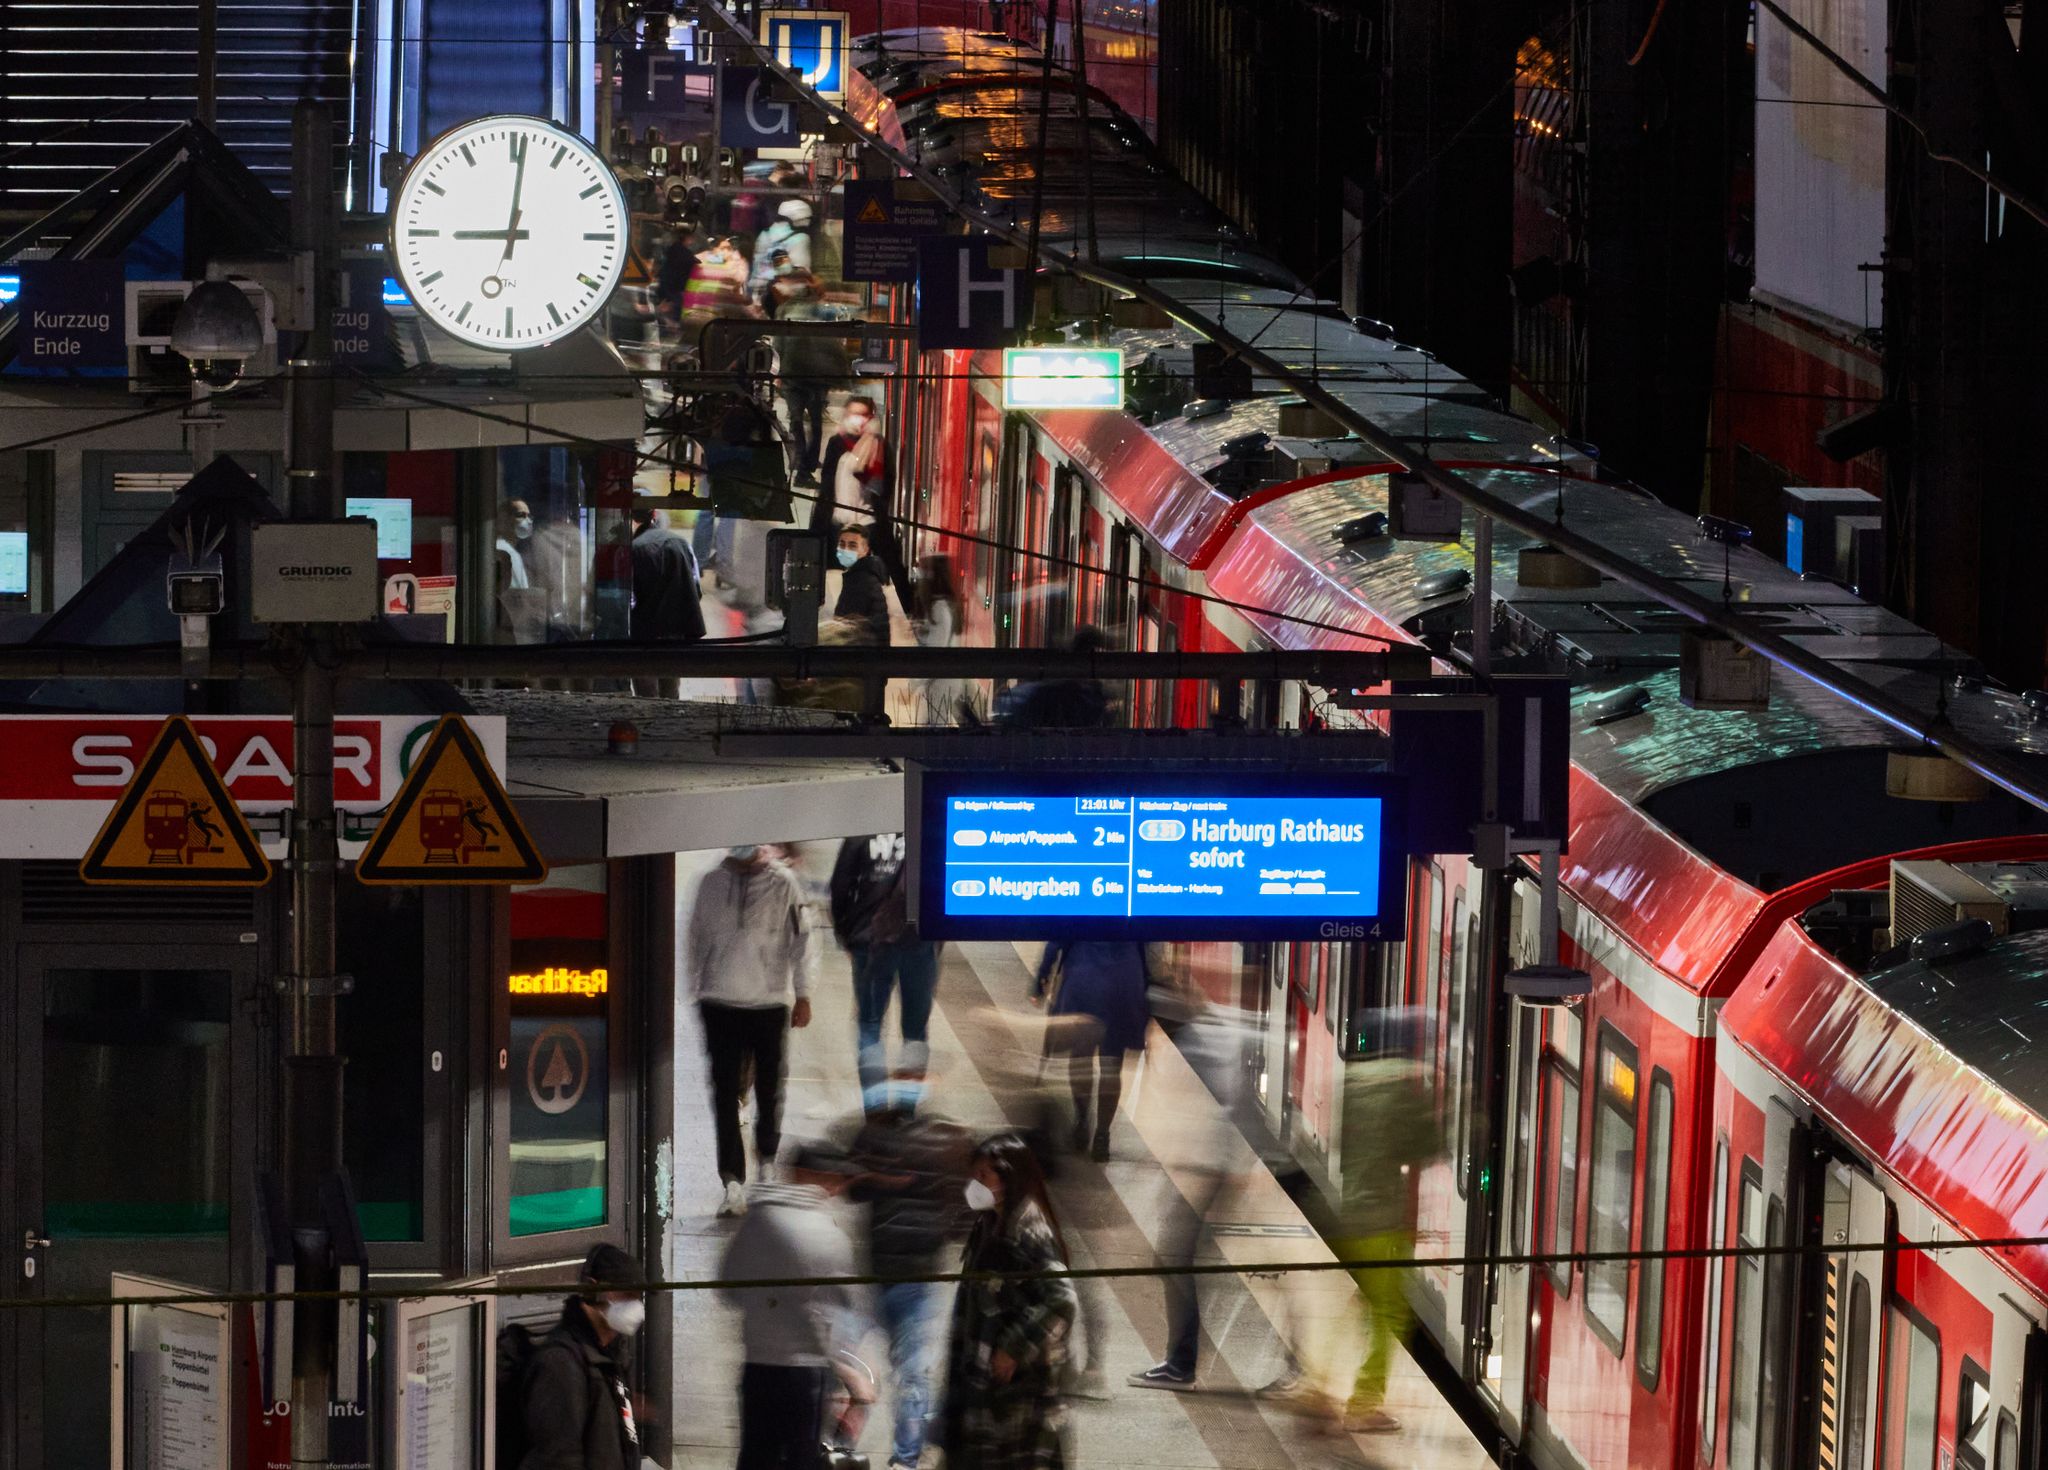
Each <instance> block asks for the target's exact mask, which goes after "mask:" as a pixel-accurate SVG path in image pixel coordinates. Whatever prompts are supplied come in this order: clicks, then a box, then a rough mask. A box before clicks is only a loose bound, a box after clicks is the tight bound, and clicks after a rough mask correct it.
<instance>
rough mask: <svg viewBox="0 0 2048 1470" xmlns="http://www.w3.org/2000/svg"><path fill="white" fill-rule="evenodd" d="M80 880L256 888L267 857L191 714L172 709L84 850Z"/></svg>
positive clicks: (265, 874) (266, 873)
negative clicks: (207, 749)
mask: <svg viewBox="0 0 2048 1470" xmlns="http://www.w3.org/2000/svg"><path fill="white" fill-rule="evenodd" d="M78 876H79V877H80V878H82V879H84V880H85V881H86V882H87V883H147V884H188V883H189V884H203V885H205V886H208V887H213V888H258V887H261V886H262V885H263V884H265V883H268V882H269V881H270V860H269V859H268V858H266V857H264V856H263V849H262V848H261V847H260V846H258V845H257V842H256V837H255V834H254V833H252V832H250V830H249V824H248V823H247V822H245V821H243V820H242V812H241V808H239V807H237V806H236V805H235V801H234V798H233V797H231V796H229V795H228V788H227V786H226V784H225V783H224V782H223V781H222V780H221V778H220V775H219V773H218V772H216V771H215V770H214V769H213V762H212V761H211V760H210V759H209V758H208V757H207V754H206V748H205V747H204V746H202V745H201V744H200V743H199V737H198V735H197V734H195V733H194V732H193V729H192V722H191V721H190V720H187V719H186V718H185V717H184V716H183V715H173V716H171V717H170V718H169V719H167V720H165V721H164V726H163V729H161V730H159V731H158V732H157V737H156V740H155V741H154V742H153V743H152V744H151V745H150V747H149V753H148V754H147V755H145V756H143V758H142V763H141V764H140V765H138V766H137V767H136V768H135V778H134V779H133V780H131V781H130V782H129V783H128V787H127V789H126V790H125V791H123V792H122V793H121V799H120V800H119V801H117V802H115V803H114V809H113V811H111V812H109V813H108V814H107V820H106V823H105V824H104V825H103V826H102V827H101V828H100V832H99V836H97V837H95V838H94V839H93V840H92V846H90V847H88V848H87V849H86V850H85V859H84V861H82V862H80V863H79V865H78Z"/></svg>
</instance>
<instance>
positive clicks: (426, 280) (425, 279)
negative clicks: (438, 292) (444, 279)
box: [420, 271, 442, 286]
mask: <svg viewBox="0 0 2048 1470" xmlns="http://www.w3.org/2000/svg"><path fill="white" fill-rule="evenodd" d="M441 274H442V273H441V272H440V271H435V272H434V273H433V274H432V275H431V276H421V277H420V284H421V285H422V286H431V285H433V284H434V282H436V281H438V280H440V279H441Z"/></svg>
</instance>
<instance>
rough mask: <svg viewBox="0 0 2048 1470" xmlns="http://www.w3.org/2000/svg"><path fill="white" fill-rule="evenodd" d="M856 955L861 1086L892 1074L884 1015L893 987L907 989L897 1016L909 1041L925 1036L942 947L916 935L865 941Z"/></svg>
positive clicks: (857, 947) (854, 950) (855, 997)
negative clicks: (893, 941) (885, 941)
mask: <svg viewBox="0 0 2048 1470" xmlns="http://www.w3.org/2000/svg"><path fill="white" fill-rule="evenodd" d="M848 952H849V953H850V954H851V955H852V956H853V1003H854V1010H855V1016H856V1024H857V1026H858V1028H859V1031H858V1034H859V1038H860V1085H861V1089H862V1090H863V1091H865V1090H866V1089H868V1088H870V1087H873V1086H874V1085H875V1084H876V1083H877V1082H881V1081H885V1080H886V1079H887V1078H888V1076H889V1064H888V1061H887V1058H886V1053H885V1051H884V1049H883V1046H882V1018H883V1017H884V1016H886V1015H887V1014H888V1013H889V992H890V991H891V990H894V989H896V988H898V987H899V986H900V987H901V989H902V999H901V1001H900V1002H899V1004H900V1006H901V1010H900V1011H899V1012H898V1021H899V1022H900V1024H901V1026H902V1029H903V1039H904V1040H905V1041H923V1040H924V1039H925V1029H926V1027H927V1026H929V1025H930V1023H931V1018H932V992H933V991H934V990H935V989H937V987H938V983H939V947H938V946H937V945H936V944H929V943H925V942H922V941H917V940H913V941H911V942H910V943H908V944H861V945H855V946H853V947H852V948H851V949H850V950H849V951H848Z"/></svg>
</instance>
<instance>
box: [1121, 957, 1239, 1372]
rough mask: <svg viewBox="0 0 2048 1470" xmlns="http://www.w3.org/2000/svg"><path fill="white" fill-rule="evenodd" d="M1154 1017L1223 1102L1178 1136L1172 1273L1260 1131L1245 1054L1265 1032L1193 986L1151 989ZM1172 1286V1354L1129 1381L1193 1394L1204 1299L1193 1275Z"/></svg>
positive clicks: (1203, 1230) (1167, 1222) (1187, 1262)
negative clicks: (1234, 1162) (1239, 1156)
mask: <svg viewBox="0 0 2048 1470" xmlns="http://www.w3.org/2000/svg"><path fill="white" fill-rule="evenodd" d="M1150 994H1151V1000H1152V1016H1153V1019H1154V1020H1156V1021H1157V1022H1159V1026H1160V1029H1161V1030H1162V1031H1164V1032H1165V1033H1166V1034H1167V1036H1168V1037H1169V1038H1170V1039H1171V1040H1172V1041H1173V1043H1174V1045H1175V1047H1176V1048H1177V1049H1178V1050H1179V1052H1180V1054H1181V1056H1182V1057H1183V1058H1184V1059H1185V1060H1186V1061H1187V1063H1188V1066H1189V1067H1190V1069H1191V1070H1193V1072H1194V1074H1195V1076H1196V1077H1197V1078H1199V1079H1200V1080H1201V1082H1202V1084H1203V1086H1204V1087H1206V1088H1207V1089H1208V1092H1209V1095H1210V1097H1211V1098H1212V1099H1214V1101H1215V1103H1216V1106H1215V1108H1214V1109H1213V1110H1203V1111H1202V1112H1201V1113H1200V1114H1199V1116H1196V1117H1191V1118H1187V1119H1185V1122H1186V1124H1187V1125H1188V1126H1187V1127H1185V1128H1184V1129H1182V1130H1181V1131H1180V1132H1179V1134H1178V1135H1177V1137H1176V1139H1175V1143H1176V1145H1177V1147H1178V1148H1179V1150H1180V1157H1179V1158H1178V1159H1177V1160H1176V1161H1175V1164H1176V1167H1175V1170H1174V1172H1175V1175H1176V1176H1177V1179H1176V1180H1169V1181H1167V1183H1166V1187H1165V1190H1164V1194H1165V1201H1164V1207H1163V1208H1164V1216H1165V1218H1164V1223H1163V1227H1162V1229H1161V1232H1160V1241H1159V1264H1160V1265H1161V1266H1162V1267H1166V1268H1168V1269H1169V1270H1171V1269H1172V1268H1175V1267H1186V1266H1191V1265H1193V1264H1194V1262H1195V1257H1196V1255H1197V1253H1198V1252H1199V1251H1200V1249H1201V1247H1202V1245H1203V1244H1204V1243H1205V1242H1206V1241H1208V1240H1209V1238H1210V1235H1209V1226H1210V1222H1211V1220H1213V1219H1214V1218H1215V1214H1216V1208H1217V1206H1218V1204H1219V1203H1221V1201H1222V1200H1223V1198H1224V1196H1225V1195H1226V1194H1228V1193H1229V1192H1230V1190H1231V1188H1232V1187H1233V1184H1234V1182H1235V1179H1236V1175H1235V1173H1234V1172H1233V1165H1232V1156H1233V1155H1235V1154H1238V1153H1239V1152H1240V1151H1241V1150H1243V1148H1244V1147H1245V1141H1246V1140H1247V1139H1250V1138H1253V1137H1256V1136H1258V1135H1257V1132H1256V1131H1255V1130H1254V1128H1253V1127H1252V1120H1251V1118H1250V1117H1248V1116H1247V1114H1248V1113H1249V1111H1250V1109H1251V1108H1252V1107H1254V1106H1256V1104H1255V1102H1254V1101H1253V1100H1251V1099H1250V1098H1249V1095H1248V1094H1249V1089H1247V1088H1246V1087H1245V1085H1244V1056H1245V1048H1246V1046H1247V1044H1248V1043H1256V1042H1257V1040H1258V1039H1259V1035H1260V1033H1259V1030H1258V1028H1257V1026H1256V1025H1255V1024H1253V1022H1252V1021H1251V1019H1250V1018H1249V1017H1247V1016H1246V1015H1245V1013H1244V1012H1242V1011H1237V1010H1230V1009H1227V1008H1225V1007H1222V1006H1215V1005H1211V1004H1209V1003H1208V1001H1207V1000H1206V998H1205V997H1203V996H1202V995H1201V994H1200V992H1199V991H1198V990H1196V989H1195V987H1194V986H1193V985H1191V984H1188V985H1164V984H1157V983H1155V984H1154V985H1153V986H1152V988H1151V992H1150ZM1162 1284H1163V1285H1164V1287H1165V1291H1166V1356H1165V1358H1163V1359H1162V1360H1161V1361H1159V1362H1158V1363H1155V1364H1154V1365H1153V1366H1152V1367H1150V1368H1147V1369H1145V1370H1144V1371H1142V1372H1139V1373H1133V1374H1131V1375H1130V1377H1129V1378H1127V1379H1125V1380H1124V1381H1125V1382H1126V1383H1128V1384H1130V1385H1131V1386H1132V1387H1133V1388H1163V1389H1167V1390H1170V1391H1173V1392H1177V1393H1185V1392H1187V1391H1189V1390H1191V1389H1193V1388H1194V1387H1195V1386H1196V1374H1197V1372H1198V1371H1199V1369H1200V1367H1201V1362H1200V1354H1201V1343H1202V1312H1201V1299H1200V1297H1199V1295H1198V1293H1197V1291H1196V1285H1197V1283H1196V1280H1195V1278H1194V1277H1193V1276H1190V1275H1168V1276H1166V1277H1165V1278H1164V1281H1163V1283H1162Z"/></svg>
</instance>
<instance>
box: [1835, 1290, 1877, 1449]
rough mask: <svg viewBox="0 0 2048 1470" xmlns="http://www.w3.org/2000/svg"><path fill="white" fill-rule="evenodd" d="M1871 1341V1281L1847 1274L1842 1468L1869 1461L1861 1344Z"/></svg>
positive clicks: (1866, 1358)
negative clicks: (1847, 1312) (1865, 1431)
mask: <svg viewBox="0 0 2048 1470" xmlns="http://www.w3.org/2000/svg"><path fill="white" fill-rule="evenodd" d="M1869 1341H1870V1283H1869V1282H1868V1281H1866V1280H1864V1278H1863V1277H1861V1276H1852V1277H1850V1284H1849V1333H1848V1336H1846V1337H1844V1338H1843V1339H1842V1347H1841V1352H1842V1357H1843V1359H1844V1361H1843V1364H1842V1458H1841V1470H1863V1467H1864V1466H1865V1465H1867V1464H1869V1463H1870V1459H1869V1456H1870V1447H1869V1446H1868V1445H1866V1444H1865V1443H1864V1442H1863V1428H1864V1423H1865V1421H1866V1420H1867V1419H1868V1418H1869V1415H1870V1355H1869V1354H1868V1353H1866V1352H1865V1351H1864V1350H1863V1345H1864V1344H1865V1343H1867V1342H1869Z"/></svg>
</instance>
